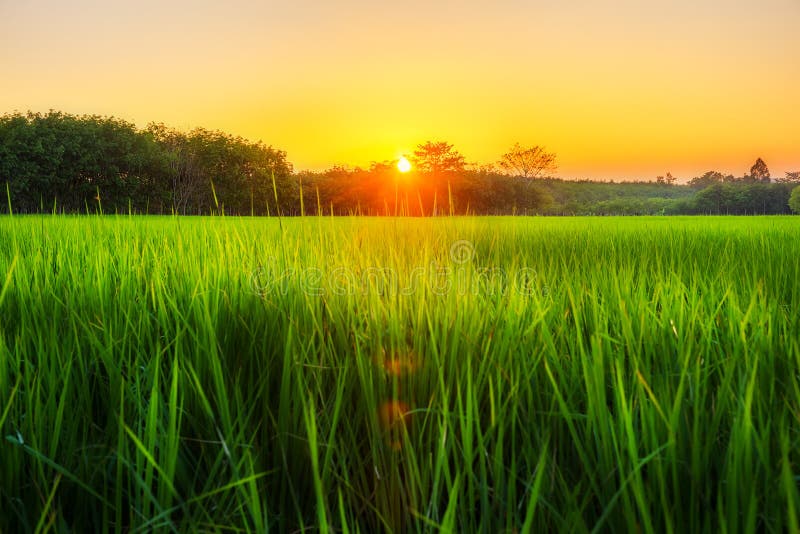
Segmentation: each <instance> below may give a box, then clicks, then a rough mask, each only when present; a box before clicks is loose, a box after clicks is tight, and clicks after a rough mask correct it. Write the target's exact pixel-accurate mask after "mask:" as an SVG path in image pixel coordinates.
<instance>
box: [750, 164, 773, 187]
mask: <svg viewBox="0 0 800 534" xmlns="http://www.w3.org/2000/svg"><path fill="white" fill-rule="evenodd" d="M750 176H751V178H752V179H753V180H754V181H756V182H769V169H768V168H767V164H766V163H764V160H763V159H761V158H758V159H757V160H756V162H755V163H754V164H753V166H752V167H750Z"/></svg>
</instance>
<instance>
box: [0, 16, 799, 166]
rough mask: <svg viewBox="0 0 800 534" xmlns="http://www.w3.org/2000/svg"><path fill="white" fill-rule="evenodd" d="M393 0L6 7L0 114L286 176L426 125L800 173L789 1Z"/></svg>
mask: <svg viewBox="0 0 800 534" xmlns="http://www.w3.org/2000/svg"><path fill="white" fill-rule="evenodd" d="M455 5H457V6H458V9H454V7H453V6H455ZM387 6H388V4H386V3H382V2H364V1H360V0H342V1H341V2H326V1H322V0H297V1H296V2H256V1H252V0H234V1H232V2H224V3H221V2H212V1H210V0H197V1H193V2H188V1H187V0H178V1H176V2H162V1H160V0H142V1H140V2H112V3H103V4H101V3H97V2H95V1H93V0H74V1H70V2H61V1H57V0H38V1H35V2H11V1H9V2H0V50H3V52H4V53H2V54H0V72H2V73H3V74H2V76H1V77H0V78H2V79H1V80H0V112H10V111H14V110H20V111H25V110H28V109H31V110H33V111H47V110H48V109H51V108H53V109H58V110H62V111H65V112H69V113H90V114H94V113H97V114H112V115H115V116H118V117H120V118H123V119H127V120H130V121H133V122H135V123H136V124H138V125H140V126H145V125H146V124H147V123H148V122H151V121H157V122H164V123H166V124H168V125H171V126H175V127H178V128H181V129H187V128H191V127H194V126H203V127H207V128H210V129H220V130H223V131H226V132H230V133H233V134H236V135H242V136H244V137H246V138H248V139H252V140H258V139H261V140H263V141H264V142H265V143H267V144H271V145H273V146H275V147H279V148H281V149H284V150H286V151H287V153H288V158H289V160H290V161H291V162H292V163H293V164H294V166H295V168H296V169H297V170H302V169H312V170H324V169H327V168H329V167H331V166H333V165H337V164H339V165H360V166H362V167H365V168H366V167H369V165H370V162H372V161H381V160H383V159H385V158H386V155H390V154H398V153H402V152H404V151H410V150H413V149H414V147H415V146H416V145H417V144H418V143H421V142H424V141H425V140H428V139H440V140H446V141H448V142H450V143H452V144H453V145H454V146H455V147H456V148H457V149H458V150H460V151H461V153H463V154H464V155H465V156H466V158H467V160H468V161H469V162H475V163H479V164H480V163H496V162H497V160H498V158H499V157H500V155H501V154H503V152H504V151H505V150H507V149H508V148H509V147H510V146H511V145H513V143H515V142H520V143H522V144H523V145H534V144H542V145H545V146H547V147H548V148H549V149H551V150H553V151H554V152H556V153H557V154H558V163H559V170H558V175H559V176H561V177H576V178H578V177H580V178H601V179H605V178H617V179H619V178H621V179H634V178H645V179H653V178H654V177H655V176H656V175H658V174H663V173H664V172H666V171H671V172H672V173H673V174H674V175H676V176H678V177H679V178H680V179H685V178H688V177H691V176H696V175H698V174H700V173H702V172H704V171H707V170H710V169H716V170H719V171H722V172H726V173H727V172H731V173H736V174H737V175H740V174H742V173H743V172H746V171H747V170H748V169H749V166H750V165H752V163H753V161H754V160H755V159H756V157H762V158H764V160H765V161H766V162H767V164H768V165H769V168H770V170H771V171H772V173H773V175H775V176H781V175H783V173H784V172H785V171H793V170H797V167H800V161H798V159H799V158H800V156H799V155H798V154H800V136H799V135H798V134H797V124H800V106H798V105H797V103H796V100H797V88H798V87H800V62H798V61H797V50H798V48H797V30H796V28H798V27H800V2H798V1H797V0H741V1H737V2H730V1H727V0H704V1H703V2H697V1H695V0H675V1H672V2H641V1H640V0H614V1H612V0H596V1H592V2H587V1H584V2H555V1H552V0H532V1H528V2H520V1H518V0H498V1H497V2H477V1H473V0H465V1H464V2H458V3H456V4H454V3H453V2H428V1H423V0H409V1H408V2H405V3H404V4H403V9H401V10H397V9H395V8H394V7H387ZM209 36H213V39H212V38H209ZM398 72H399V73H403V74H402V75H401V76H398V74H397V73H398Z"/></svg>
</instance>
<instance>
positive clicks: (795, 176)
mask: <svg viewBox="0 0 800 534" xmlns="http://www.w3.org/2000/svg"><path fill="white" fill-rule="evenodd" d="M775 181H776V182H778V183H783V184H796V183H800V171H794V172H788V171H787V172H786V177H784V178H777V179H776V180H775Z"/></svg>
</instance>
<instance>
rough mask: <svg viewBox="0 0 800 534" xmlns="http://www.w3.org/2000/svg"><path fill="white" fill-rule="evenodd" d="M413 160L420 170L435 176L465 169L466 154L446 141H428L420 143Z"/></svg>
mask: <svg viewBox="0 0 800 534" xmlns="http://www.w3.org/2000/svg"><path fill="white" fill-rule="evenodd" d="M411 160H412V162H413V163H414V166H415V167H416V168H417V170H418V171H419V172H422V173H426V174H432V175H434V176H439V175H441V174H442V173H446V172H451V173H452V172H460V171H463V170H464V165H465V160H464V156H462V155H461V153H460V152H458V151H457V150H455V149H454V148H453V145H451V144H450V143H446V142H444V141H426V142H425V143H422V144H420V145H418V146H417V148H416V150H414V156H413V157H412V158H411Z"/></svg>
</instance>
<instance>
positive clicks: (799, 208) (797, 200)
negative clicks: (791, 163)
mask: <svg viewBox="0 0 800 534" xmlns="http://www.w3.org/2000/svg"><path fill="white" fill-rule="evenodd" d="M789 207H790V208H791V209H792V211H793V212H795V213H800V185H798V186H797V187H795V188H794V189H792V194H791V196H790V197H789Z"/></svg>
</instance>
